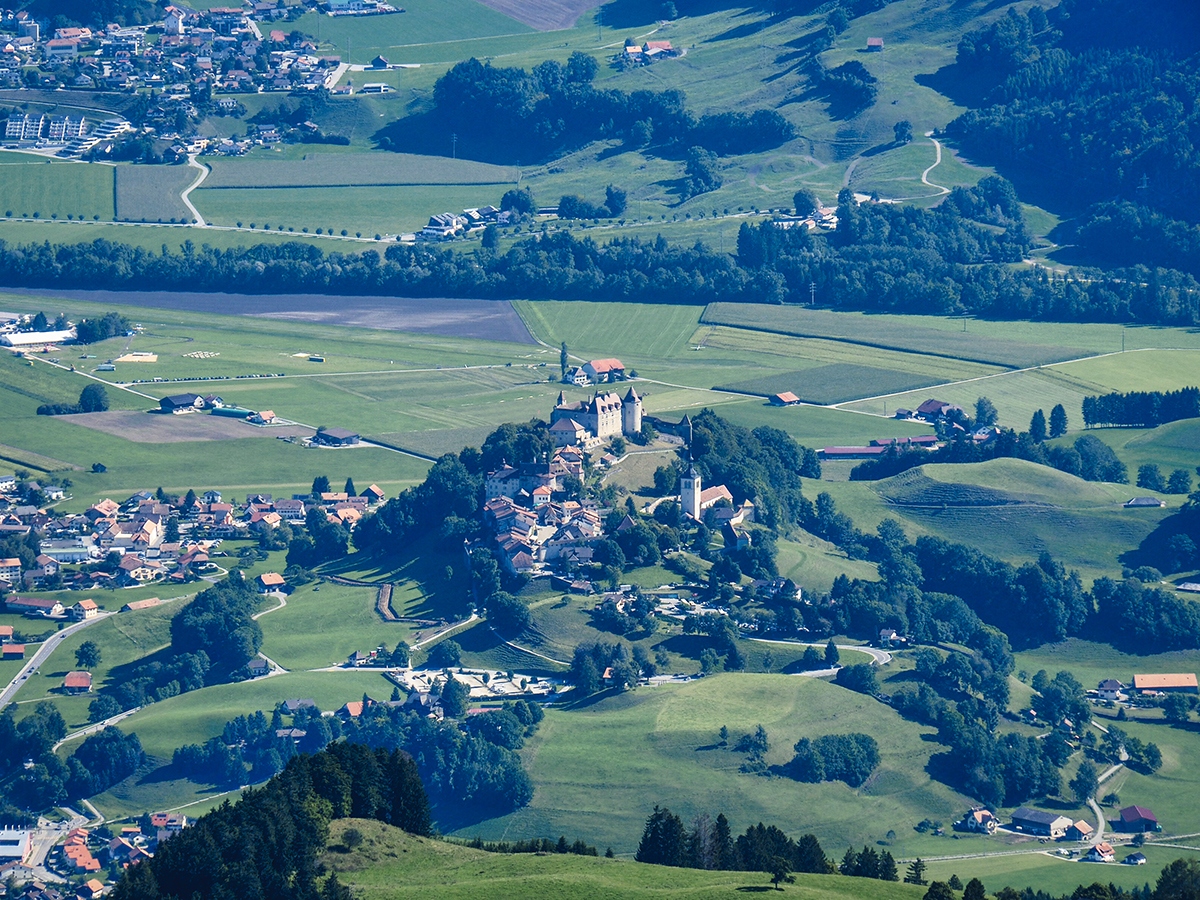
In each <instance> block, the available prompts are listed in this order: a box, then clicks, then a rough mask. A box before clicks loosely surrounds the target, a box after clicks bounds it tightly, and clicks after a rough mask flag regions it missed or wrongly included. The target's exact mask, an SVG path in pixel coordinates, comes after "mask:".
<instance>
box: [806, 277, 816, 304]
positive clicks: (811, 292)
mask: <svg viewBox="0 0 1200 900" xmlns="http://www.w3.org/2000/svg"><path fill="white" fill-rule="evenodd" d="M808 305H809V306H816V305H817V283H816V282H815V281H810V282H809V283H808Z"/></svg>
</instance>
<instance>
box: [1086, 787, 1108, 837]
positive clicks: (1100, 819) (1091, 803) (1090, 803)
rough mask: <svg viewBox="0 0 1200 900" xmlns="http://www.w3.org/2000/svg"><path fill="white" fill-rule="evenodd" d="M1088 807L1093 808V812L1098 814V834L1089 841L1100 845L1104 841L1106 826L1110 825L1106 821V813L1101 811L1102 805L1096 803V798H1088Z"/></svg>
mask: <svg viewBox="0 0 1200 900" xmlns="http://www.w3.org/2000/svg"><path fill="white" fill-rule="evenodd" d="M1088 806H1090V807H1091V808H1092V812H1093V813H1095V814H1096V833H1095V834H1093V835H1092V836H1091V837H1090V838H1088V840H1090V841H1091V842H1092V843H1093V844H1098V843H1100V842H1101V841H1102V840H1104V826H1105V825H1107V824H1108V823H1107V822H1105V821H1104V813H1103V812H1102V811H1101V810H1100V804H1098V803H1097V802H1096V798H1095V797H1088Z"/></svg>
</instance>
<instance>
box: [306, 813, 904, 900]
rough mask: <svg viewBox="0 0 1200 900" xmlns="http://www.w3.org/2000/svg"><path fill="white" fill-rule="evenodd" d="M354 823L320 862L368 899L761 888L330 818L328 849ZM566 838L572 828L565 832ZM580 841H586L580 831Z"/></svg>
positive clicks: (835, 888) (830, 889)
mask: <svg viewBox="0 0 1200 900" xmlns="http://www.w3.org/2000/svg"><path fill="white" fill-rule="evenodd" d="M348 828H356V829H358V830H359V832H360V833H361V834H362V835H363V837H364V838H365V840H364V841H363V842H362V844H360V845H359V846H358V847H357V848H356V849H355V850H353V851H351V852H349V853H346V852H339V851H338V850H333V849H330V850H327V851H326V852H325V854H324V856H323V857H322V859H323V862H324V863H325V865H326V866H327V867H329V868H331V869H333V868H336V870H337V872H338V878H339V879H340V880H341V882H342V883H343V884H347V885H349V886H350V887H351V888H352V889H353V890H354V892H355V895H356V896H362V897H364V898H365V900H375V898H384V897H387V898H401V897H414V898H415V897H426V896H429V895H430V894H431V893H432V894H436V895H437V896H438V897H444V898H446V900H472V898H477V900H485V898H486V900H510V898H511V900H519V898H525V897H530V896H540V897H546V898H553V900H575V898H581V900H582V898H587V900H613V898H618V897H620V898H643V897H647V898H648V897H667V898H681V900H682V898H688V900H692V898H694V900H708V898H717V897H737V896H739V892H746V891H751V892H753V891H760V890H768V889H769V888H770V878H769V876H767V875H766V874H764V873H762V872H753V873H751V872H706V871H702V870H697V869H672V868H666V867H663V866H648V865H643V864H641V863H635V862H632V861H629V860H613V859H603V858H599V859H597V858H592V857H582V856H569V855H561V856H560V855H557V854H554V855H550V856H542V855H536V856H535V855H533V854H512V855H510V854H499V853H486V852H484V851H482V850H474V849H471V848H469V847H459V846H455V845H453V844H447V843H442V842H440V841H433V840H430V839H428V838H419V837H414V836H412V835H408V834H405V833H404V832H402V831H400V830H399V829H396V828H393V827H391V826H389V825H384V824H382V823H380V822H377V821H373V820H372V821H363V820H355V819H343V820H340V821H337V822H334V823H333V825H332V827H331V831H330V842H329V843H330V846H331V847H334V846H340V842H341V841H340V839H341V835H342V834H343V833H344V832H345V831H346V829H348ZM567 833H568V834H570V835H574V834H575V833H576V832H575V831H574V830H570V829H568V832H567ZM583 837H584V839H585V840H590V839H589V838H588V837H587V836H586V834H585V835H583ZM922 890H923V889H921V888H916V887H912V886H910V885H902V884H891V883H886V882H879V881H865V880H863V879H858V878H853V879H852V878H843V877H841V876H832V875H799V876H797V878H796V883H795V884H791V885H788V886H787V888H786V891H787V893H788V894H789V895H790V896H793V897H799V898H803V900H835V898H843V897H844V898H851V897H853V898H879V900H892V898H896V900H900V898H913V900H916V898H918V897H920V896H921V891H922Z"/></svg>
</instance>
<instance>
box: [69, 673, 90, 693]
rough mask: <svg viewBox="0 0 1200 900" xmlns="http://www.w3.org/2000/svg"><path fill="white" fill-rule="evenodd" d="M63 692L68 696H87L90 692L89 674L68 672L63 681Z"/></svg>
mask: <svg viewBox="0 0 1200 900" xmlns="http://www.w3.org/2000/svg"><path fill="white" fill-rule="evenodd" d="M63 690H64V691H66V692H67V693H68V694H88V693H91V690H92V673H91V672H68V673H67V677H66V678H64V679H63Z"/></svg>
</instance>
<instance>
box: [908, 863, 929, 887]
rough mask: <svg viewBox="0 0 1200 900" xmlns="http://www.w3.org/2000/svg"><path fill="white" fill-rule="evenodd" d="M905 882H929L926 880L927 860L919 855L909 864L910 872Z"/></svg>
mask: <svg viewBox="0 0 1200 900" xmlns="http://www.w3.org/2000/svg"><path fill="white" fill-rule="evenodd" d="M904 883H905V884H928V883H929V882H927V881H926V880H925V860H923V859H921V857H919V856H918V857H917V858H916V859H914V860H913V861H912V862H910V863H909V864H908V872H907V874H905V876H904Z"/></svg>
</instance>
